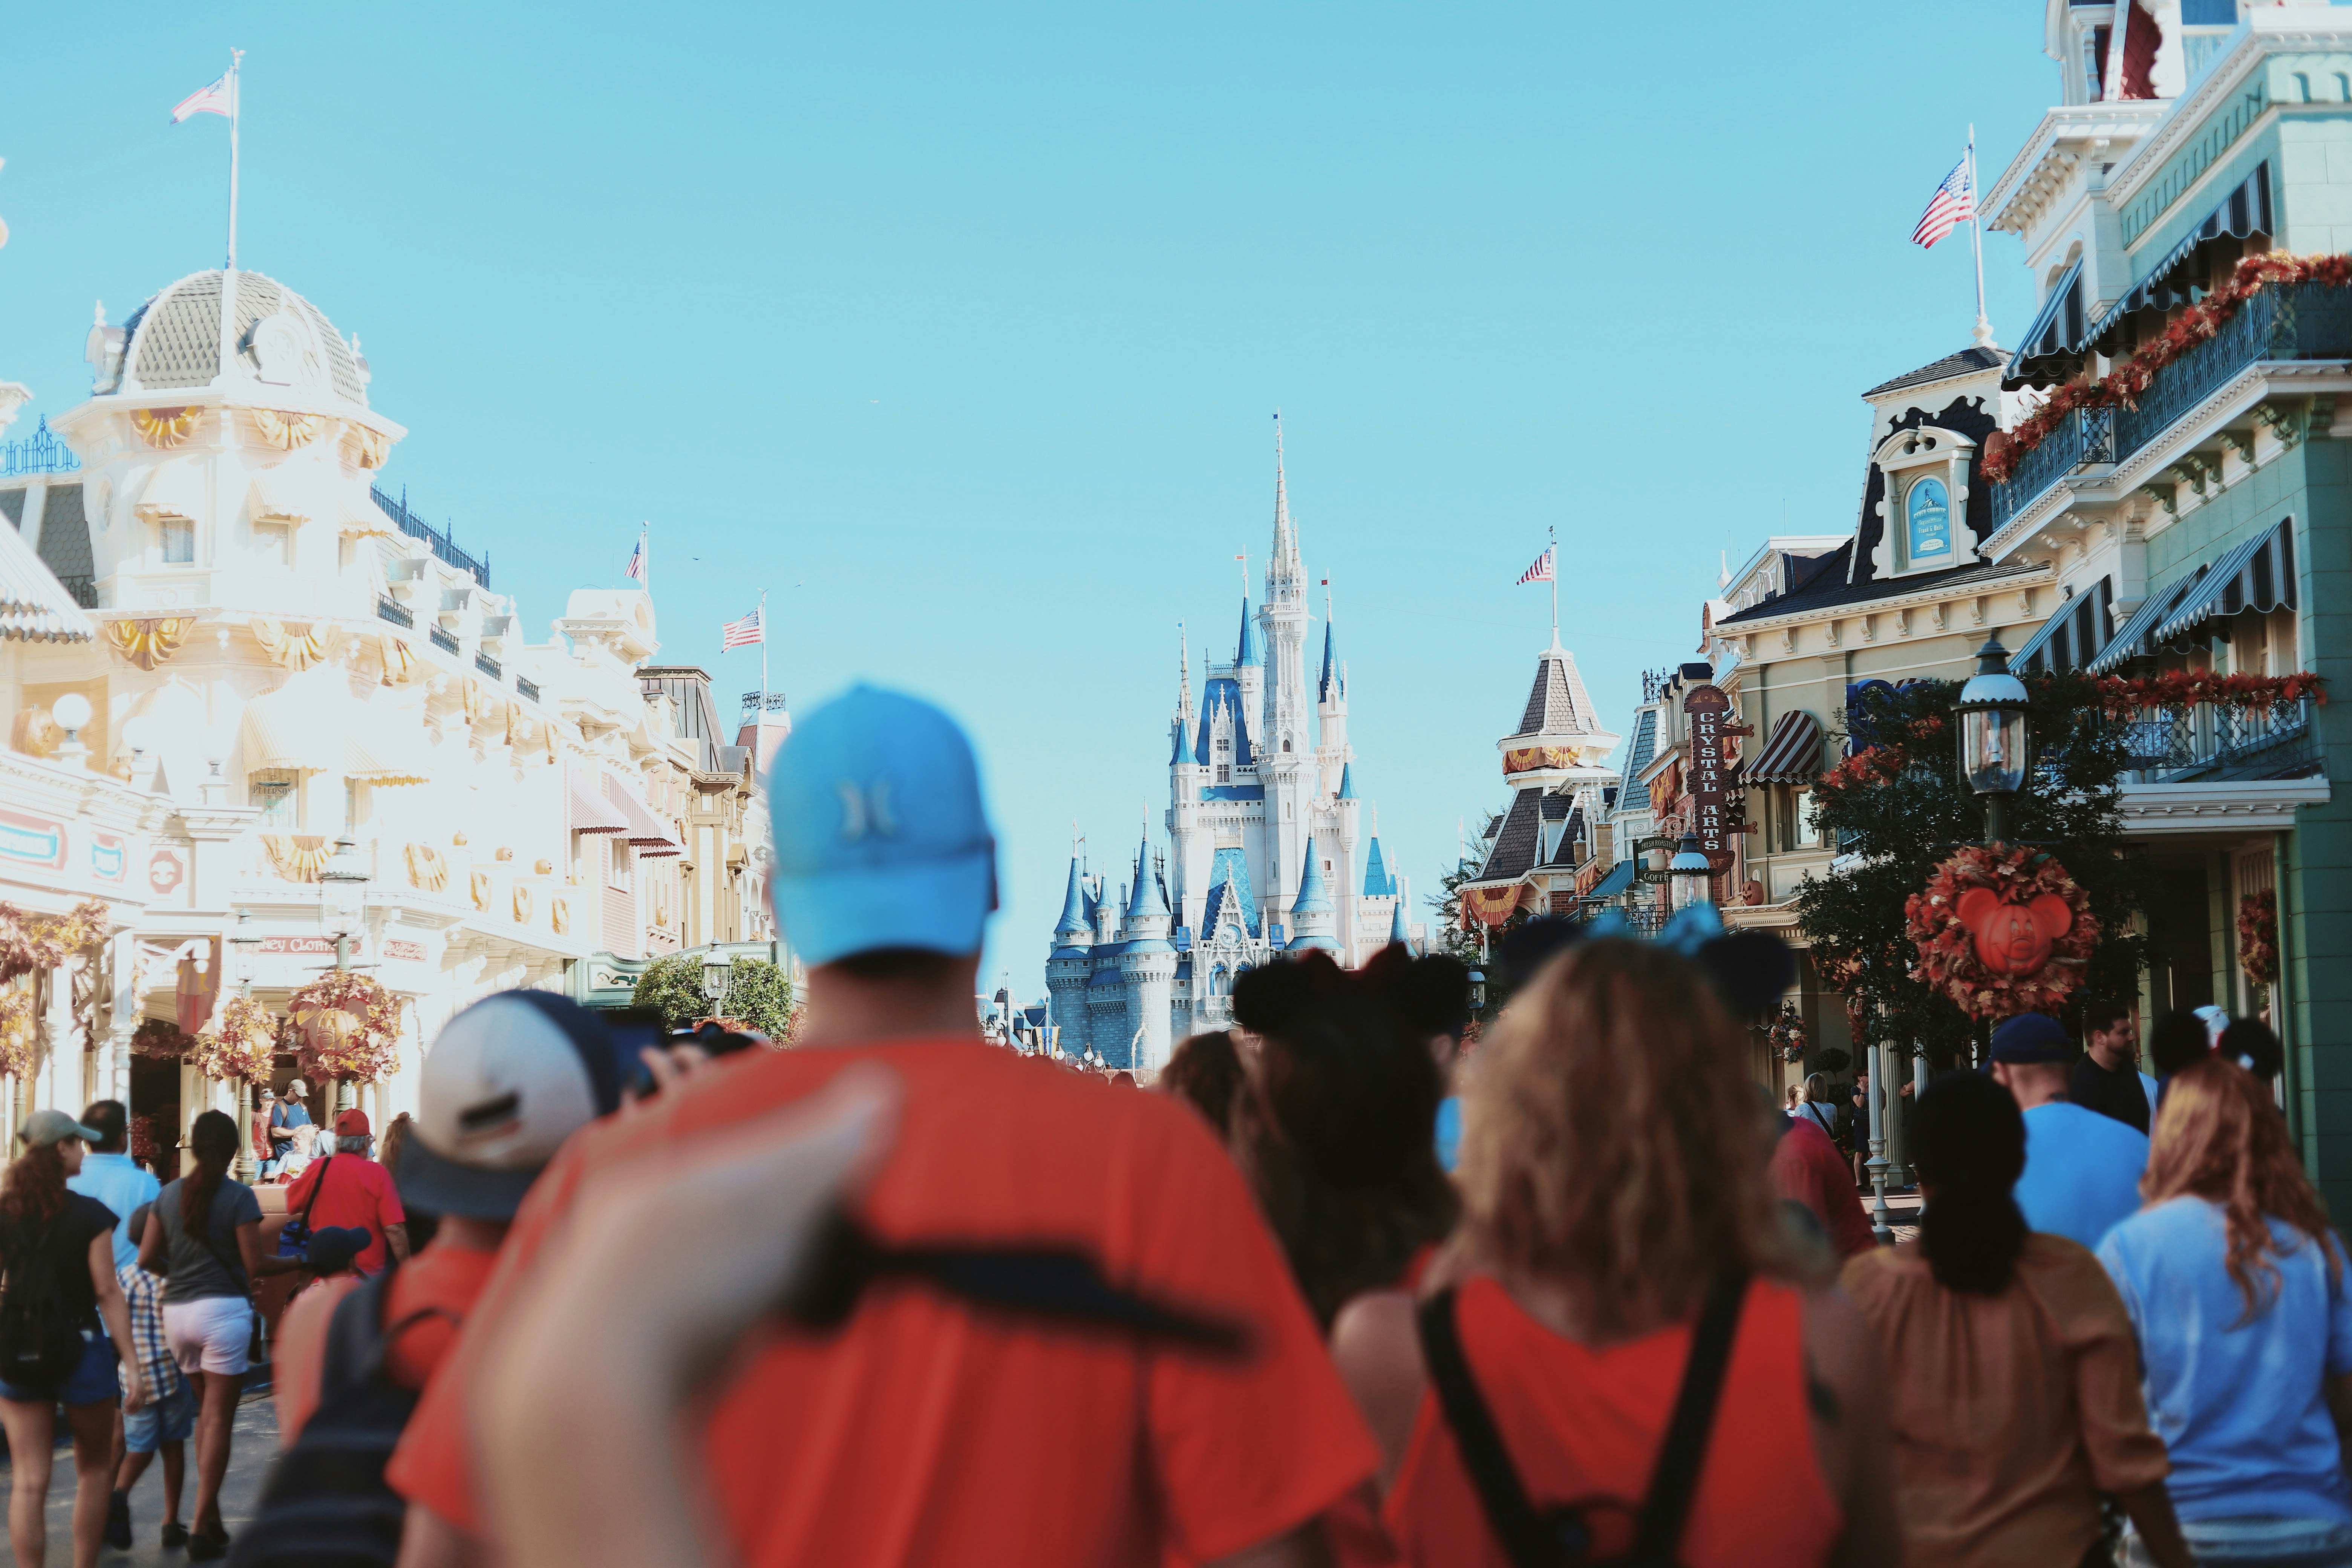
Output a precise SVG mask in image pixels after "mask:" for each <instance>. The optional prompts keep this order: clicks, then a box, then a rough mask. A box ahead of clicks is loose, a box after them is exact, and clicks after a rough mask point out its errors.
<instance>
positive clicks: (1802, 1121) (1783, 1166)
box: [1772, 1107, 1878, 1262]
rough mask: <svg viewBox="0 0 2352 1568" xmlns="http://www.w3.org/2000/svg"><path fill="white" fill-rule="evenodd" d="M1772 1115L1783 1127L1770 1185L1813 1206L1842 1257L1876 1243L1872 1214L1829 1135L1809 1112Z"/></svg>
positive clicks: (1815, 1214)
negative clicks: (1863, 1202) (1868, 1213)
mask: <svg viewBox="0 0 2352 1568" xmlns="http://www.w3.org/2000/svg"><path fill="white" fill-rule="evenodd" d="M1799 1109H1802V1108H1801V1107H1800V1108H1799ZM1773 1115H1774V1117H1775V1119H1776V1120H1779V1121H1780V1122H1781V1124H1782V1127H1783V1128H1784V1131H1782V1132H1781V1134H1780V1142H1779V1143H1777V1144H1776V1145H1774V1146H1773V1150H1772V1184H1773V1185H1774V1186H1775V1187H1777V1188H1778V1189H1779V1190H1780V1195H1781V1196H1782V1197H1784V1198H1788V1199H1790V1200H1792V1201H1793V1202H1796V1203H1801V1204H1802V1205H1805V1206H1806V1207H1807V1208H1809V1209H1811V1210H1812V1211H1813V1217H1814V1218H1816V1219H1818V1220H1820V1221H1821V1222H1822V1231H1823V1232H1824V1233H1825V1234H1826V1235H1827V1236H1828V1237H1829V1242H1830V1249H1831V1250H1832V1251H1833V1252H1835V1253H1836V1254H1837V1255H1838V1260H1839V1261H1840V1262H1843V1261H1844V1260H1845V1259H1847V1258H1852V1257H1853V1255H1854V1254H1855V1253H1857V1252H1868V1251H1869V1250H1870V1249H1871V1248H1872V1247H1876V1246H1877V1245H1878V1239H1877V1234H1876V1233H1875V1232H1874V1231H1873V1230H1872V1229H1871V1228H1870V1216H1869V1215H1866V1214H1864V1213H1863V1212H1862V1199H1861V1197H1860V1196H1859V1195H1858V1194H1856V1193H1855V1192H1854V1190H1853V1182H1852V1181H1851V1180H1850V1179H1849V1178H1848V1177H1847V1175H1846V1169H1845V1156H1843V1155H1842V1154H1840V1153H1839V1152H1838V1148H1837V1145H1836V1144H1834V1143H1832V1142H1830V1135H1829V1134H1828V1133H1826V1132H1824V1131H1822V1130H1821V1127H1820V1125H1819V1124H1818V1123H1816V1122H1815V1121H1812V1120H1811V1118H1810V1117H1805V1116H1791V1117H1781V1116H1780V1113H1779V1112H1778V1111H1775V1112H1773Z"/></svg>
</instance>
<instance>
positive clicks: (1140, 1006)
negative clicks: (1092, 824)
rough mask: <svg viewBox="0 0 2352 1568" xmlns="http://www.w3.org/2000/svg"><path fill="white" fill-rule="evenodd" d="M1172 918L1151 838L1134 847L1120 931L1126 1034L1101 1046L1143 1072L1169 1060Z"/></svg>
mask: <svg viewBox="0 0 2352 1568" xmlns="http://www.w3.org/2000/svg"><path fill="white" fill-rule="evenodd" d="M1170 919H1171V916H1170V910H1169V906H1168V892H1167V889H1165V888H1164V887H1162V886H1161V884H1160V870H1159V868H1157V867H1156V866H1154V865H1153V864H1152V863H1151V840H1150V838H1149V837H1147V838H1145V839H1144V840H1143V842H1142V844H1141V845H1140V846H1139V847H1138V848H1137V850H1136V852H1135V887H1134V890H1133V891H1132V892H1131V893H1129V895H1128V900H1127V918H1126V923H1125V930H1124V931H1122V933H1121V934H1122V936H1123V938H1124V943H1125V945H1124V946H1123V948H1122V949H1121V951H1120V952H1119V958H1118V963H1119V969H1120V972H1121V973H1122V974H1123V975H1124V976H1125V978H1126V982H1127V994H1128V998H1129V1007H1130V1009H1131V1011H1130V1012H1129V1016H1128V1037H1127V1038H1126V1039H1124V1040H1121V1041H1119V1042H1118V1044H1117V1045H1116V1046H1113V1045H1110V1044H1108V1043H1106V1044H1103V1045H1101V1046H1098V1047H1097V1049H1099V1050H1100V1051H1101V1052H1102V1054H1103V1055H1104V1056H1105V1057H1107V1058H1109V1059H1110V1060H1111V1061H1112V1062H1114V1063H1116V1064H1118V1066H1121V1067H1127V1068H1134V1069H1136V1070H1137V1071H1139V1072H1157V1071H1159V1070H1160V1068H1161V1067H1162V1066H1164V1065H1165V1064H1166V1063H1167V1060H1168V1050H1169V1045H1170V1041H1169V1030H1170V1018H1169V1012H1170V1006H1171V1003H1172V1002H1173V1000H1174V990H1173V987H1174V984H1175V980H1176V946H1175V944H1174V943H1173V942H1170V941H1169V940H1168V931H1169V925H1170Z"/></svg>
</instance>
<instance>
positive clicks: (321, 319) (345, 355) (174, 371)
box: [120, 272, 367, 408]
mask: <svg viewBox="0 0 2352 1568" xmlns="http://www.w3.org/2000/svg"><path fill="white" fill-rule="evenodd" d="M225 276H226V274H224V273H221V272H192V273H190V274H189V275H188V276H187V277H185V278H183V279H180V280H179V281H178V282H176V283H173V284H172V285H171V286H170V287H168V288H166V289H163V290H162V291H161V292H159V293H157V294H156V295H155V296H154V297H153V298H152V299H150V300H148V301H147V302H146V303H145V304H143V305H142V306H140V307H139V309H138V310H135V311H133V312H132V313H131V319H130V320H129V321H126V322H124V323H123V327H124V331H126V333H127V334H128V344H127V351H126V353H124V355H123V374H122V381H121V387H120V390H121V391H123V392H162V391H169V390H173V389H177V388H187V387H200V386H211V385H212V384H214V383H215V382H216V381H218V380H219V379H220V373H221V363H220V339H221V280H222V279H223V278H224V277H225ZM235 331H236V357H237V359H238V361H239V362H240V363H241V364H242V366H243V371H244V377H250V378H252V379H254V380H257V381H259V382H262V383H265V384H284V385H292V386H299V387H304V388H307V389H308V390H310V391H311V392H313V393H314V394H316V395H319V396H320V397H322V398H324V397H340V398H341V399H343V400H345V401H346V402H350V403H354V404H357V405H359V406H360V407H362V408H365V407H366V406H367V372H366V368H365V366H364V365H363V363H362V362H361V360H360V359H359V357H358V356H357V355H356V354H354V353H352V350H351V347H350V345H349V344H347V343H345V342H343V340H342V338H341V336H340V335H339V334H338V333H337V332H336V331H335V328H334V324H333V323H332V322H331V321H328V320H327V318H326V314H325V312H323V311H321V310H320V309H319V308H318V307H317V306H316V305H313V304H312V303H310V300H305V299H304V298H302V296H301V295H299V294H297V293H296V292H294V290H292V289H289V288H286V287H285V286H284V285H282V284H280V283H278V281H277V280H276V279H271V278H267V277H264V276H263V275H262V274H260V273H258V272H239V273H237V274H236V321H235ZM244 377H240V378H239V379H244Z"/></svg>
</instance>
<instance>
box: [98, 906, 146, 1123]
mask: <svg viewBox="0 0 2352 1568" xmlns="http://www.w3.org/2000/svg"><path fill="white" fill-rule="evenodd" d="M107 945H108V950H109V959H110V962H109V963H108V965H107V975H108V978H109V979H110V981H111V982H112V984H113V987H114V989H113V1000H112V1003H111V1005H110V1008H109V1010H108V1015H107V1018H108V1026H107V1036H106V1039H105V1042H104V1045H103V1048H104V1050H105V1053H106V1059H107V1068H106V1073H105V1075H104V1076H106V1077H110V1078H111V1079H113V1081H114V1088H113V1089H112V1091H111V1092H112V1094H113V1096H114V1098H115V1099H117V1100H121V1101H122V1104H123V1107H124V1109H125V1110H131V1109H134V1108H133V1107H132V1106H131V1036H132V1035H133V1034H135V1033H136V1032H137V1031H138V1028H139V1013H140V1000H139V939H138V938H137V937H136V936H134V935H132V934H131V932H130V931H116V932H115V933H114V936H113V938H112V940H111V941H110V942H109V943H108V944H107Z"/></svg>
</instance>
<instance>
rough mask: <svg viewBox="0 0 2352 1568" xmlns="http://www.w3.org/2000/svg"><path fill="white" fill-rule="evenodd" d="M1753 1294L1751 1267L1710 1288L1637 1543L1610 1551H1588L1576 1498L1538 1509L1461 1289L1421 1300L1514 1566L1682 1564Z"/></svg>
mask: <svg viewBox="0 0 2352 1568" xmlns="http://www.w3.org/2000/svg"><path fill="white" fill-rule="evenodd" d="M1747 1300H1748V1276H1747V1275H1746V1274H1745V1273H1743V1272H1734V1273H1731V1274H1727V1275H1726V1276H1725V1277H1724V1278H1723V1279H1720V1280H1718V1281H1717V1283H1716V1285H1715V1288H1714V1289H1711V1290H1710V1291H1708V1292H1707V1298H1706V1308H1705V1309H1704V1310H1702V1311H1701V1312H1700V1314H1699V1320H1698V1327H1697V1328H1696V1330H1695V1331H1693V1332H1692V1334H1691V1348H1690V1360H1689V1361H1688V1363H1685V1365H1684V1367H1683V1382H1682V1390H1681V1392H1680V1393H1679V1394H1676V1395H1675V1410H1674V1415H1673V1416H1672V1417H1671V1418H1670V1419H1669V1420H1668V1422H1667V1424H1666V1439H1665V1442H1664V1445H1663V1446H1661V1447H1660V1448H1659V1450H1658V1462H1657V1467H1656V1468H1654V1469H1653V1470H1652V1471H1651V1472H1650V1486H1649V1491H1648V1493H1647V1495H1646V1496H1645V1497H1644V1498H1643V1501H1642V1510H1641V1513H1640V1514H1639V1516H1638V1517H1637V1520H1636V1522H1635V1524H1634V1530H1633V1550H1632V1551H1631V1552H1627V1553H1626V1554H1625V1555H1623V1556H1622V1557H1615V1558H1607V1559H1602V1558H1595V1557H1592V1556H1591V1555H1590V1552H1591V1540H1592V1532H1591V1528H1590V1526H1589V1525H1588V1523H1587V1522H1586V1520H1585V1517H1584V1511H1583V1510H1582V1509H1581V1508H1580V1507H1579V1506H1578V1505H1577V1504H1575V1503H1569V1504H1565V1505H1563V1506H1561V1507H1559V1508H1554V1509H1550V1510H1546V1511H1544V1512H1542V1513H1538V1512H1537V1511H1536V1506H1535V1503H1534V1501H1533V1500H1530V1499H1529V1498H1528V1492H1527V1487H1526V1485H1525V1483H1523V1482H1522V1481H1521V1480H1520V1479H1519V1473H1518V1471H1517V1469H1516V1468H1514V1467H1513V1466H1512V1464H1511V1456H1510V1452H1509V1450H1507V1449H1506V1448H1505V1447H1503V1435H1502V1433H1501V1432H1500V1431H1499V1430H1497V1429H1496V1426H1495V1418H1494V1415H1493V1413H1492V1412H1490V1411H1489V1410H1488V1409H1487V1408H1486V1400H1485V1398H1484V1397H1482V1396H1481V1395H1480V1394H1479V1393H1478V1383H1477V1379H1476V1378H1475V1377H1473V1376H1472V1375H1471V1372H1470V1363H1469V1361H1468V1360H1467V1359H1466V1358H1465V1356H1464V1355H1463V1353H1462V1339H1461V1333H1460V1331H1459V1328H1458V1326H1457V1325H1456V1324H1455V1322H1454V1292H1453V1291H1452V1290H1450V1289H1448V1290H1443V1291H1440V1292H1439V1293H1438V1294H1436V1295H1434V1296H1433V1297H1431V1298H1430V1299H1429V1300H1426V1301H1424V1302H1423V1303H1422V1307H1421V1311H1420V1314H1419V1316H1420V1329H1421V1351H1422V1357H1423V1360H1424V1361H1425V1362H1426V1363H1428V1366H1429V1377H1430V1381H1431V1383H1433V1384H1434V1385H1435V1386H1436V1389H1437V1402H1438V1408H1439V1409H1440V1410H1441V1411H1442V1412H1443V1413H1444V1417H1445V1422H1446V1425H1447V1426H1451V1427H1452V1428H1453V1429H1454V1447H1456V1448H1457V1449H1458V1450H1459V1451H1460V1453H1461V1455H1462V1466H1463V1468H1465V1469H1466V1470H1468V1471H1469V1472H1470V1480H1471V1483H1472V1485H1473V1486H1474V1487H1475V1489H1476V1490H1477V1493H1478V1502H1479V1506H1480V1508H1481V1509H1482V1510H1484V1511H1485V1513H1486V1524H1487V1528H1489V1529H1490V1530H1492V1531H1494V1534H1495V1540H1496V1542H1497V1543H1499V1544H1500V1545H1501V1547H1502V1548H1503V1554H1504V1555H1505V1556H1506V1557H1507V1558H1509V1559H1510V1562H1511V1565H1512V1568H1578V1565H1582V1564H1591V1565H1592V1568H1599V1565H1600V1564H1601V1563H1604V1562H1606V1563H1619V1564H1624V1565H1625V1568H1674V1564H1675V1563H1676V1562H1677V1561H1678V1557H1677V1553H1678V1551H1679V1547H1680V1543H1681V1541H1682V1534H1683V1525H1684V1523H1685V1521H1686V1520H1687V1518H1688V1516H1689V1513H1690V1502H1691V1496H1692V1494H1693V1493H1694V1492H1695V1491H1696V1489H1697V1487H1698V1474H1699V1466H1700V1464H1701V1462H1702V1461H1703V1460H1704V1459H1705V1458H1706V1443H1707V1436H1708V1435H1709V1434H1710V1433H1711V1432H1712V1431H1713V1430H1714V1427H1715V1412H1716V1406H1717V1405H1718V1404H1719V1403H1720V1402H1721V1399H1722V1395H1723V1376H1724V1373H1725V1371H1726V1369H1727V1367H1728V1366H1729V1364H1730V1361H1731V1342H1732V1338H1733V1336H1734V1335H1735V1334H1736V1333H1737V1332H1738V1328H1739V1312H1740V1309H1741V1307H1742V1306H1744V1305H1745V1304H1746V1302H1747Z"/></svg>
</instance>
